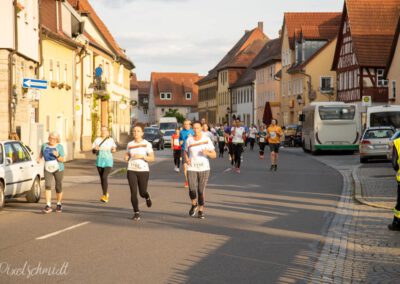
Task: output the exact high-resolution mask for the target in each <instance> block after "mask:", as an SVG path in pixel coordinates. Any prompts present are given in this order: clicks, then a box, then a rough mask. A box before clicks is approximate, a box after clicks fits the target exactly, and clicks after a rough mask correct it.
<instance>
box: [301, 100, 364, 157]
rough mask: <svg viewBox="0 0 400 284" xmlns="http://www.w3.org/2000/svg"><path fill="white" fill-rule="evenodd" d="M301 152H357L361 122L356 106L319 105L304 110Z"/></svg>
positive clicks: (312, 104)
mask: <svg viewBox="0 0 400 284" xmlns="http://www.w3.org/2000/svg"><path fill="white" fill-rule="evenodd" d="M300 121H302V122H303V134H302V143H303V149H304V151H307V152H308V151H309V152H311V153H313V154H314V153H315V152H317V151H318V150H323V151H326V150H333V151H337V150H338V151H342V150H348V151H357V150H358V143H359V140H360V136H361V123H360V116H359V114H358V110H357V105H356V104H345V103H343V102H318V103H311V105H309V106H306V107H305V108H303V114H302V115H300Z"/></svg>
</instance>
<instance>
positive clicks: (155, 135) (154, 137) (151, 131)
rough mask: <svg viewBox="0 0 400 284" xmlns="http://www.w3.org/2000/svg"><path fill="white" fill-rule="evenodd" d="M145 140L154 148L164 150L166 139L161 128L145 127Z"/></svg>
mask: <svg viewBox="0 0 400 284" xmlns="http://www.w3.org/2000/svg"><path fill="white" fill-rule="evenodd" d="M143 138H144V139H146V140H147V141H149V142H150V143H151V144H152V145H153V148H156V149H157V150H160V149H161V150H164V147H165V146H164V138H163V135H162V133H161V131H160V129H159V128H156V127H145V128H144V137H143Z"/></svg>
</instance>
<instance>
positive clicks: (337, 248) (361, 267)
mask: <svg viewBox="0 0 400 284" xmlns="http://www.w3.org/2000/svg"><path fill="white" fill-rule="evenodd" d="M315 159H317V160H319V161H321V162H323V163H325V164H327V165H330V166H331V167H333V168H335V169H337V170H338V171H339V172H340V173H341V174H342V176H343V183H344V186H343V192H342V196H341V199H340V201H339V204H338V208H337V211H336V216H335V218H334V219H333V221H332V223H331V225H330V227H329V230H328V234H327V240H326V242H325V245H324V247H323V249H322V252H321V254H320V256H319V260H318V262H317V265H316V267H315V271H314V273H313V275H312V277H311V279H310V282H313V283H400V234H399V233H398V232H391V231H389V230H388V229H387V224H389V223H390V222H391V220H392V218H393V214H392V213H391V211H390V210H388V209H384V208H379V207H382V206H384V207H387V208H391V207H392V206H393V200H394V197H395V194H393V193H395V192H396V182H393V181H394V174H393V170H392V169H391V168H390V164H387V163H386V164H376V163H375V164H369V165H367V166H363V167H361V168H360V165H359V164H358V156H357V155H348V156H317V157H315ZM354 178H355V180H354ZM357 183H359V184H358V185H357V186H358V187H360V186H362V191H360V192H359V193H357V194H359V195H360V196H359V198H360V199H362V200H365V201H366V202H369V203H370V205H373V206H368V205H365V204H360V203H358V202H355V201H354V198H353V197H354V194H355V190H356V188H355V185H356V184H357ZM359 190H361V189H359Z"/></svg>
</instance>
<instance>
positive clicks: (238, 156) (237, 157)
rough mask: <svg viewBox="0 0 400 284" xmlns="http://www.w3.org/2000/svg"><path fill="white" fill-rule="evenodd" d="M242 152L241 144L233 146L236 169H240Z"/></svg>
mask: <svg viewBox="0 0 400 284" xmlns="http://www.w3.org/2000/svg"><path fill="white" fill-rule="evenodd" d="M242 152H243V144H242V143H237V144H236V143H235V144H233V159H234V161H235V166H236V167H237V168H240V162H241V157H242Z"/></svg>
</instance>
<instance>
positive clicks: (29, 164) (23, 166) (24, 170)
mask: <svg viewBox="0 0 400 284" xmlns="http://www.w3.org/2000/svg"><path fill="white" fill-rule="evenodd" d="M12 146H13V148H14V151H15V152H17V153H18V160H17V161H18V162H17V164H18V166H19V170H20V171H21V186H19V185H18V186H17V190H18V191H19V192H25V191H28V190H30V189H31V186H32V182H33V175H34V173H33V171H34V169H35V161H33V160H32V157H31V155H30V153H29V152H28V151H27V149H26V148H25V147H24V146H23V145H22V144H21V143H20V142H12Z"/></svg>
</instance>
